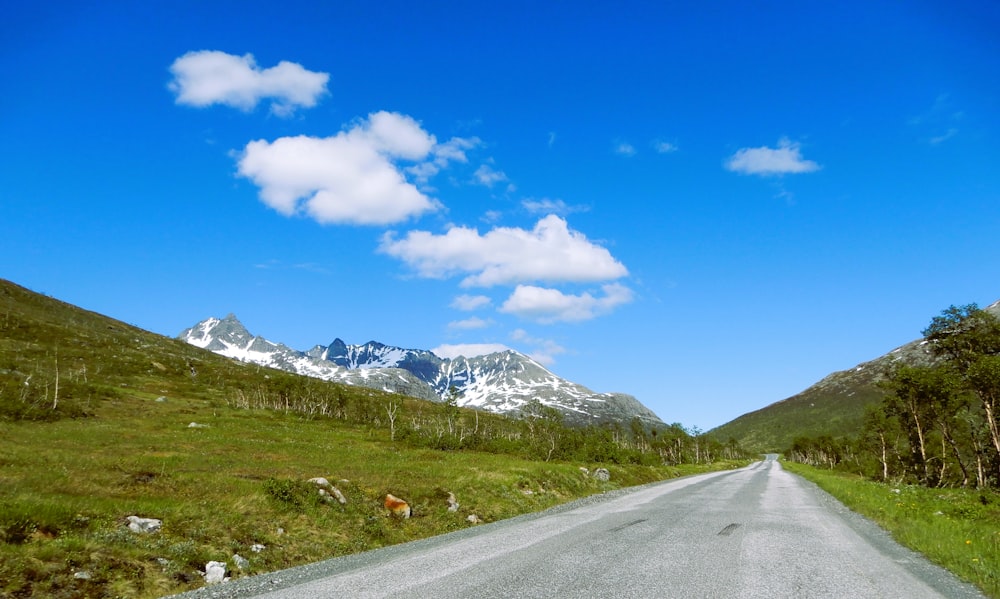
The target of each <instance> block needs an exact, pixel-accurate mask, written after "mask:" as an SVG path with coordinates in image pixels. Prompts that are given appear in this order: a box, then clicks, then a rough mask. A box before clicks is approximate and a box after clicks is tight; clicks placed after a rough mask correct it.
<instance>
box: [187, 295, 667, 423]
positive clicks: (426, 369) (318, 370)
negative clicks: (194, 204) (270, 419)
mask: <svg viewBox="0 0 1000 599" xmlns="http://www.w3.org/2000/svg"><path fill="white" fill-rule="evenodd" d="M178 338H180V339H182V340H184V341H186V342H188V343H190V344H192V345H196V346H198V347H201V348H204V349H207V350H210V351H213V352H215V353H217V354H221V355H224V356H228V357H230V358H234V359H238V360H242V361H245V362H251V363H254V364H260V365H262V366H270V367H272V368H278V369H281V370H286V371H289V372H295V373H298V374H303V375H307V376H313V377H317V378H321V379H325V380H330V381H338V382H342V383H346V384H349V385H358V386H364V387H369V388H376V389H382V390H385V391H390V392H394V393H400V394H403V395H409V396H411V397H418V398H421V399H430V400H432V401H444V400H445V399H447V398H448V397H450V396H451V395H452V394H453V393H454V394H456V396H457V401H458V404H459V405H460V406H467V407H472V408H478V409H481V410H487V411H490V412H497V413H517V412H519V411H520V409H521V408H522V407H523V406H524V405H525V404H527V403H528V402H529V401H531V400H533V399H537V400H538V401H539V402H541V403H542V405H546V406H549V407H552V408H555V409H556V410H558V411H559V412H560V413H562V414H563V416H564V418H565V420H566V422H567V423H571V424H578V425H587V424H602V423H607V422H619V423H622V424H628V423H629V422H631V421H632V419H633V418H639V419H640V420H641V421H642V422H644V423H645V424H647V425H651V426H657V425H663V422H662V421H661V420H660V419H659V418H658V417H657V416H656V414H654V413H653V412H652V411H651V410H649V409H648V408H646V407H645V406H644V405H642V404H641V403H640V402H639V401H638V400H637V399H635V398H634V397H632V396H631V395H625V394H623V393H595V392H593V391H591V390H590V389H587V388H586V387H584V386H582V385H578V384H576V383H573V382H570V381H567V380H566V379H562V378H560V377H558V376H556V375H554V374H553V373H551V372H549V371H548V370H547V369H546V368H545V367H543V366H542V365H541V364H539V363H538V362H535V361H534V360H532V359H531V358H529V357H527V356H525V355H522V354H519V353H517V352H515V351H504V352H498V353H493V354H487V355H484V356H477V357H474V358H465V357H458V358H454V359H446V358H440V357H438V356H437V355H435V354H434V353H433V352H430V351H427V350H419V349H402V348H399V347H392V346H389V345H384V344H382V343H378V342H375V341H370V342H368V343H366V344H364V345H348V344H346V343H344V342H343V341H341V340H340V339H336V340H334V342H333V343H331V344H330V345H328V346H322V345H317V346H315V347H313V348H312V349H310V350H308V351H306V352H301V351H297V350H294V349H292V348H290V347H288V346H286V345H282V344H280V343H272V342H271V341H268V340H266V339H264V338H263V337H257V336H254V335H251V334H250V332H249V331H247V329H246V327H244V326H243V324H241V323H240V321H239V320H237V319H236V317H235V316H233V315H232V314H230V315H229V316H227V317H225V318H222V319H219V318H209V319H207V320H204V321H202V322H200V323H198V324H197V325H195V326H193V327H191V328H189V329H187V330H185V331H183V332H182V333H181V334H180V335H178Z"/></svg>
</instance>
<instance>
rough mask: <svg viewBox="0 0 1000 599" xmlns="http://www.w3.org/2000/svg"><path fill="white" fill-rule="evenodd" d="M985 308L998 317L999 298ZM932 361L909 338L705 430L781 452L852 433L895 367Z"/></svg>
mask: <svg viewBox="0 0 1000 599" xmlns="http://www.w3.org/2000/svg"><path fill="white" fill-rule="evenodd" d="M984 310H986V311H988V312H991V313H993V314H994V315H996V316H998V317H1000V301H998V302H995V303H993V304H991V305H990V306H988V307H986V308H984ZM936 360H937V358H936V357H935V356H934V354H933V353H931V350H930V348H929V347H928V346H927V342H926V341H925V340H924V339H918V340H916V341H911V342H910V343H907V344H905V345H902V346H900V347H897V348H896V349H894V350H892V351H890V352H889V353H887V354H885V355H883V356H880V357H878V358H875V359H874V360H870V361H868V362H862V363H861V364H858V365H857V366H855V367H854V368H851V369H848V370H841V371H838V372H834V373H833V374H830V375H828V376H826V377H825V378H823V380H821V381H819V382H818V383H816V384H815V385H813V386H811V387H809V388H808V389H806V390H805V391H802V392H801V393H798V394H796V395H793V396H791V397H789V398H787V399H784V400H782V401H779V402H776V403H773V404H771V405H769V406H767V407H764V408H761V409H759V410H756V411H754V412H750V413H748V414H744V415H742V416H740V417H739V418H736V419H735V420H732V421H730V422H727V423H726V424H723V425H722V426H719V427H717V428H715V429H712V430H711V431H709V434H711V435H712V436H714V437H715V438H717V439H720V440H729V439H730V438H732V439H736V440H737V441H738V442H739V443H740V444H741V445H742V446H743V447H744V448H747V449H758V450H761V451H783V450H785V449H787V448H788V447H789V446H790V445H791V444H792V441H793V440H794V439H795V438H796V437H801V436H806V437H817V436H819V435H830V436H832V437H840V436H854V435H856V434H857V433H858V431H859V430H860V429H861V420H862V417H863V416H864V411H865V408H866V407H868V406H870V405H878V404H879V403H881V402H882V398H883V396H884V394H885V392H884V391H882V389H880V388H879V387H878V383H879V381H882V380H883V379H884V378H885V377H886V375H887V374H888V372H889V371H890V370H891V369H892V367H893V366H895V365H896V364H905V365H908V366H929V365H931V364H934V363H935V361H936Z"/></svg>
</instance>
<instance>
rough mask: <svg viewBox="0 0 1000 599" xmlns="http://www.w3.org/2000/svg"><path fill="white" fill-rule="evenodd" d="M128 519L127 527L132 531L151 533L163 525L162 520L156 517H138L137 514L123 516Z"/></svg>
mask: <svg viewBox="0 0 1000 599" xmlns="http://www.w3.org/2000/svg"><path fill="white" fill-rule="evenodd" d="M125 519H126V520H128V529H129V530H131V531H132V532H138V533H143V534H146V533H151V532H156V531H158V530H160V527H161V526H163V520H157V519H156V518H140V517H139V516H128V517H127V518H125Z"/></svg>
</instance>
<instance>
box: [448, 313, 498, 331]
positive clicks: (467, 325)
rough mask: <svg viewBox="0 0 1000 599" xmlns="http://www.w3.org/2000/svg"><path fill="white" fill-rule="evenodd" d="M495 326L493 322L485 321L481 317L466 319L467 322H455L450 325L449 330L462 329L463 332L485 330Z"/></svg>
mask: <svg viewBox="0 0 1000 599" xmlns="http://www.w3.org/2000/svg"><path fill="white" fill-rule="evenodd" d="M492 324H493V321H491V320H485V319H482V318H479V317H475V316H474V317H472V318H466V319H465V320H455V321H452V322H449V323H448V328H449V329H460V330H463V331H471V330H474V329H485V328H486V327H488V326H490V325H492Z"/></svg>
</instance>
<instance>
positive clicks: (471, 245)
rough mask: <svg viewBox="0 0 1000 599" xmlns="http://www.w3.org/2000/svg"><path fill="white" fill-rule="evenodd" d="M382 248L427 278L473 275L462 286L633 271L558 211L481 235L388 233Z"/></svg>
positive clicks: (457, 230) (456, 230)
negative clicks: (523, 226)
mask: <svg viewBox="0 0 1000 599" xmlns="http://www.w3.org/2000/svg"><path fill="white" fill-rule="evenodd" d="M379 250H380V251H382V252H384V253H386V254H388V255H390V256H393V257H396V258H399V259H400V260H403V261H404V262H406V263H407V264H408V265H409V266H410V267H412V268H413V269H415V270H416V271H417V273H418V274H419V275H420V276H423V277H428V278H446V277H449V276H453V275H456V274H463V273H468V276H466V277H465V279H463V280H462V283H461V285H462V286H463V287H473V286H481V287H490V286H494V285H505V284H507V285H512V284H516V283H523V282H530V281H545V282H550V283H552V282H596V281H609V280H614V279H618V278H620V277H623V276H625V275H627V274H628V270H627V269H626V268H625V266H624V265H622V263H621V262H619V261H617V260H615V259H614V258H613V257H612V256H611V253H610V252H609V251H608V250H607V249H605V248H603V247H601V246H599V245H597V244H594V243H593V242H591V241H590V240H588V239H587V237H586V236H585V235H583V234H582V233H579V232H577V231H573V230H571V229H570V228H569V226H568V225H567V223H566V221H565V220H563V219H562V218H560V217H558V216H555V215H549V216H546V217H545V218H543V219H541V220H539V221H538V223H537V224H536V225H535V228H534V229H532V230H530V231H528V230H525V229H520V228H514V227H498V228H495V229H493V230H491V231H489V232H488V233H486V234H485V235H481V234H480V233H479V231H477V230H476V229H471V228H467V227H458V226H456V227H452V228H451V229H449V230H448V232H447V233H445V234H443V235H435V234H433V233H430V232H428V231H410V232H408V233H407V234H406V236H405V237H403V238H402V239H396V237H395V236H394V234H393V233H387V234H386V235H385V236H383V238H382V242H381V244H380V247H379Z"/></svg>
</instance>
